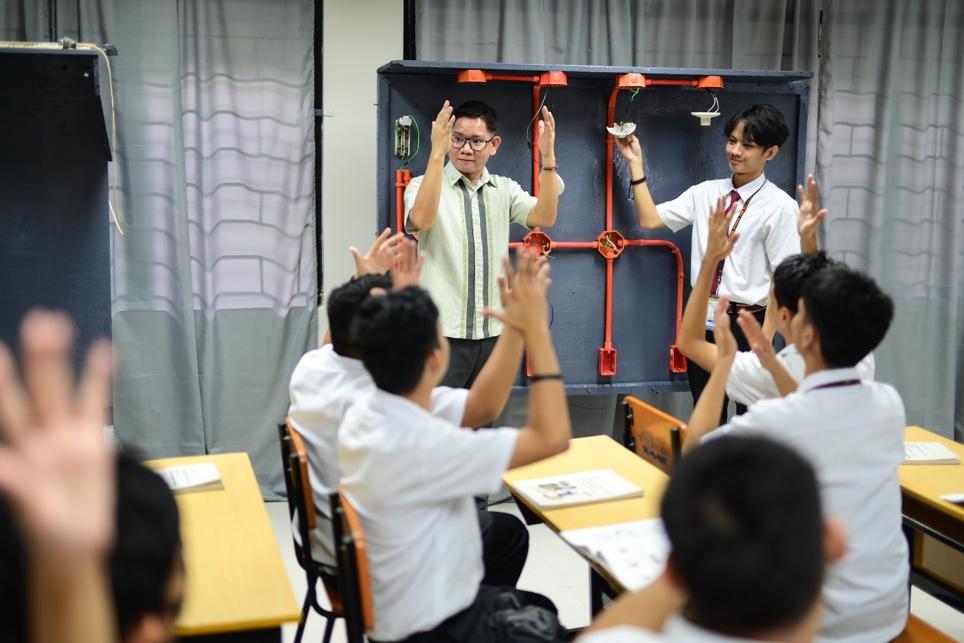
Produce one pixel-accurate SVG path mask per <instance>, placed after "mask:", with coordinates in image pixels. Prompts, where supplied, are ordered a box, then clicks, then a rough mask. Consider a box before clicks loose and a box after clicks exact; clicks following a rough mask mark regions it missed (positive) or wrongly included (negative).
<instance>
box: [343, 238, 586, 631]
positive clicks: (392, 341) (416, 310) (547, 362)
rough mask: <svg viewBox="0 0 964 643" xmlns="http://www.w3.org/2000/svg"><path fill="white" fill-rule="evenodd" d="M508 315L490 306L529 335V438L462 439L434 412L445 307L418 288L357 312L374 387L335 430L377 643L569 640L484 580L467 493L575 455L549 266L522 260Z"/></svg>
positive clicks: (521, 598) (543, 601)
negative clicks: (551, 310)
mask: <svg viewBox="0 0 964 643" xmlns="http://www.w3.org/2000/svg"><path fill="white" fill-rule="evenodd" d="M517 267H518V273H517V275H516V277H515V279H514V281H513V285H512V288H511V290H510V291H506V288H505V285H504V283H503V284H500V285H501V286H502V298H503V299H504V308H503V310H502V311H501V312H495V311H489V312H488V314H491V315H495V316H497V317H498V318H499V320H500V321H501V322H502V323H503V324H504V325H505V326H506V328H507V330H511V331H513V332H517V333H521V334H522V335H523V336H524V337H525V343H526V348H527V350H528V354H529V360H530V363H531V365H532V370H533V375H532V376H531V377H530V382H531V389H530V394H529V418H528V422H527V423H526V426H524V427H522V428H521V429H514V428H497V429H490V430H486V431H465V430H463V429H460V428H459V426H458V425H457V424H454V423H452V422H447V421H445V420H444V419H441V418H438V417H436V416H433V415H432V414H431V413H430V409H431V395H432V391H433V390H435V388H436V387H437V386H438V383H439V382H440V381H441V380H442V377H443V376H444V375H445V372H446V370H447V369H448V362H449V348H448V342H447V340H446V338H445V335H444V332H443V331H442V327H441V325H440V323H439V314H438V309H437V308H436V307H435V304H434V303H433V302H432V299H431V297H429V295H428V293H427V292H426V291H424V290H422V289H421V288H418V287H414V286H413V287H410V288H406V289H404V290H401V291H396V292H392V293H390V294H388V295H386V296H384V297H372V298H370V299H368V300H367V301H366V302H365V303H364V304H362V307H361V309H360V310H359V312H358V314H357V316H356V318H355V322H354V327H353V333H352V337H353V342H354V344H355V346H356V348H357V349H358V351H359V352H360V354H361V358H362V361H363V362H364V364H365V367H366V368H367V369H368V371H369V373H371V375H372V378H373V379H374V381H375V384H376V386H377V389H376V390H374V391H372V392H371V393H370V394H369V395H368V396H367V397H366V398H365V399H364V400H362V401H360V402H359V403H358V404H355V405H354V406H353V407H352V408H351V409H350V410H349V412H348V414H347V415H346V417H345V421H344V423H343V424H342V427H341V430H340V432H339V435H338V457H339V461H340V462H341V467H342V480H341V486H342V488H343V490H344V492H345V494H346V496H347V497H348V499H349V501H350V502H351V503H352V505H353V506H354V507H355V509H356V510H357V511H358V514H359V516H360V517H361V520H362V526H363V529H364V532H365V542H366V546H367V554H368V568H369V574H370V579H371V590H372V602H373V608H374V609H373V611H374V619H375V622H374V628H373V629H372V630H371V631H369V632H368V636H369V637H370V638H371V639H373V640H377V641H397V640H406V641H438V640H445V641H449V640H453V641H520V640H525V641H541V640H546V641H552V640H557V639H559V638H560V637H564V631H563V630H562V628H561V626H560V625H559V622H558V618H557V616H556V613H555V608H554V606H553V605H552V603H551V601H549V600H548V599H547V598H545V597H542V596H539V595H537V594H532V593H528V592H521V591H519V590H515V589H513V588H506V587H491V586H487V585H480V583H481V582H482V577H483V572H482V560H481V542H480V539H479V531H478V524H477V523H478V519H477V517H476V516H477V512H476V511H475V509H474V506H473V501H472V496H473V495H476V494H482V493H490V492H492V491H494V490H495V489H497V488H498V487H499V485H500V483H501V478H502V474H503V472H504V471H505V470H506V469H508V468H510V467H518V466H521V465H524V464H528V463H530V462H535V461H537V460H542V459H543V458H547V457H550V456H552V455H555V454H557V453H560V452H562V451H564V450H565V449H567V448H568V445H569V437H570V421H569V412H568V407H567V405H566V397H565V390H564V386H563V383H562V378H561V373H560V371H559V362H558V360H557V358H556V354H555V350H554V349H553V346H552V339H551V337H550V335H549V330H548V324H547V301H546V297H545V292H546V287H547V286H548V265H547V264H545V265H544V266H543V267H542V268H539V267H538V266H537V265H536V262H535V261H534V260H533V259H531V258H529V257H527V256H526V255H525V254H520V255H519V259H518V266H517Z"/></svg>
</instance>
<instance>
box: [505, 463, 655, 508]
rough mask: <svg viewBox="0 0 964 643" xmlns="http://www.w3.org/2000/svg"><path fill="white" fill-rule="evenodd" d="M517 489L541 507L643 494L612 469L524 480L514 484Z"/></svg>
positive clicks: (638, 488)
mask: <svg viewBox="0 0 964 643" xmlns="http://www.w3.org/2000/svg"><path fill="white" fill-rule="evenodd" d="M515 490H516V491H517V492H518V493H520V494H522V495H523V496H525V497H526V498H527V499H528V500H529V501H530V502H532V503H534V504H535V505H536V506H537V507H539V508H540V509H556V508H558V507H571V506H572V505H584V504H588V503H590V502H602V501H605V500H621V499H623V498H633V497H636V496H641V495H643V488H642V487H640V486H639V485H635V484H633V483H632V482H630V481H629V480H627V479H626V478H624V477H622V476H621V475H619V474H618V473H616V472H615V471H613V470H612V469H596V470H594V471H580V472H578V473H567V474H565V475H561V476H551V477H548V478H533V479H532V480H521V481H519V482H517V483H516V484H515Z"/></svg>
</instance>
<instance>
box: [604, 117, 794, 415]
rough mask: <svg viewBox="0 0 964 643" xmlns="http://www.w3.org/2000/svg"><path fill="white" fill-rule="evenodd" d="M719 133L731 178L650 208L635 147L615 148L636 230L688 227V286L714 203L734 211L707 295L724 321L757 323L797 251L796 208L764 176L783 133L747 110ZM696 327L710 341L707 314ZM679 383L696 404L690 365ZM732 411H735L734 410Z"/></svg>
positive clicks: (702, 376) (697, 374)
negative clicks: (721, 308) (724, 302)
mask: <svg viewBox="0 0 964 643" xmlns="http://www.w3.org/2000/svg"><path fill="white" fill-rule="evenodd" d="M724 133H725V135H726V157H727V160H728V161H729V165H730V170H731V171H732V172H733V174H732V176H730V178H727V179H718V180H710V181H704V182H703V183H700V184H698V185H694V186H692V187H690V188H689V189H687V190H686V191H685V192H683V194H681V195H680V196H678V197H677V198H675V199H673V200H672V201H666V202H664V203H660V204H659V205H657V204H656V203H655V202H654V201H653V196H652V194H650V191H649V188H648V187H647V185H646V172H645V169H644V167H643V151H642V148H641V146H640V144H639V140H638V139H637V138H636V137H635V136H628V137H626V138H622V139H617V142H618V143H619V150H620V152H621V153H622V155H623V158H624V159H625V160H626V163H627V165H628V166H629V170H630V174H631V179H632V180H631V185H632V188H633V198H634V203H635V205H636V215H637V217H638V219H639V225H640V226H641V227H643V228H645V229H653V228H662V227H668V228H670V229H671V230H673V232H678V231H679V230H681V229H683V228H685V227H686V226H688V225H692V226H693V233H692V245H691V249H690V275H691V280H692V284H693V285H694V286H695V279H696V275H697V273H698V272H699V269H700V264H701V263H702V261H703V253H704V251H705V249H706V244H707V236H708V223H709V214H710V211H711V209H712V207H713V204H714V203H716V201H717V199H719V198H720V197H721V196H725V197H726V199H727V204H726V205H725V208H726V209H727V210H729V209H735V211H736V216H735V217H734V221H733V226H732V231H736V230H739V232H740V236H741V237H742V241H741V242H740V243H738V244H736V245H735V246H734V248H733V252H732V255H731V256H730V257H729V258H728V259H727V260H726V261H725V262H721V263H720V264H719V265H718V267H717V269H716V271H715V273H714V276H713V279H712V281H713V283H712V285H711V293H712V295H713V296H722V295H727V296H729V297H730V300H731V303H730V309H729V311H728V312H729V313H730V315H731V316H733V317H735V316H736V313H737V312H739V311H740V310H746V311H748V312H750V313H752V314H754V315H755V316H756V317H757V320H758V321H760V322H761V323H763V322H764V313H765V311H766V310H767V302H768V297H769V293H770V281H771V274H772V271H773V269H774V268H776V267H777V265H778V264H779V263H780V262H781V261H783V260H784V259H785V258H786V257H788V256H790V255H792V254H796V253H798V252H800V235H799V233H798V231H797V215H798V212H799V209H798V207H797V204H796V202H795V201H794V200H793V198H792V197H791V196H790V195H788V194H787V193H786V192H784V191H783V190H781V189H780V188H779V187H777V186H776V185H775V184H773V183H771V182H770V181H768V180H767V177H766V175H765V174H764V168H765V167H766V164H767V163H768V162H769V161H771V160H773V158H774V157H776V155H777V154H778V153H779V151H780V146H781V145H783V143H784V141H786V139H787V136H789V133H790V130H789V128H788V127H787V123H786V119H785V118H784V117H783V114H782V113H780V111H779V110H778V109H776V108H775V107H773V106H772V105H754V106H752V107H750V108H749V109H746V110H744V111H743V112H740V113H739V114H735V115H734V116H733V117H732V118H730V120H729V121H727V123H726V125H725V126H724ZM772 314H773V313H772V312H771V313H770V315H772ZM704 321H706V322H707V328H706V339H707V341H713V330H712V327H711V326H710V322H711V321H712V316H711V315H708V316H707V318H706V319H705V320H704ZM772 323H773V322H772V321H768V323H766V324H765V325H764V327H765V328H767V330H768V331H769V330H770V329H771V327H772ZM770 334H771V335H772V333H770ZM737 341H738V342H739V345H740V348H741V349H742V350H749V345H748V344H747V343H746V340H745V339H744V338H743V337H742V334H741V333H738V339H737ZM687 377H688V378H689V381H690V389H691V391H692V393H693V399H694V400H697V399H699V396H700V392H701V391H702V390H703V387H704V386H705V385H706V380H707V378H708V377H709V375H708V373H707V372H706V371H704V370H703V369H701V368H699V367H698V366H696V365H690V366H689V367H688V368H687ZM738 410H739V411H740V412H742V409H740V408H739V407H738Z"/></svg>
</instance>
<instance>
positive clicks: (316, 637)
mask: <svg viewBox="0 0 964 643" xmlns="http://www.w3.org/2000/svg"><path fill="white" fill-rule="evenodd" d="M266 506H267V509H268V516H269V517H270V519H271V526H272V527H273V529H274V532H275V536H276V537H277V539H278V546H279V547H280V549H281V555H282V558H283V559H284V562H285V567H286V568H287V570H288V576H289V578H290V579H291V585H292V587H293V588H294V592H295V597H296V598H297V600H298V601H299V603H300V601H301V600H302V598H303V597H304V595H305V576H304V572H302V571H301V568H300V567H299V566H298V563H297V561H296V560H295V555H294V549H293V548H292V545H291V528H290V525H289V523H288V505H287V504H286V503H283V502H269V503H266ZM492 509H493V510H495V511H504V512H507V513H512V514H515V515H517V516H518V510H517V509H516V507H515V505H514V504H512V503H510V502H507V503H503V504H500V505H496V506H494V507H493V508H492ZM529 539H530V540H529V558H528V560H527V561H526V566H525V569H523V571H522V578H521V579H520V580H519V587H521V588H523V589H528V590H532V591H536V592H540V593H542V594H544V595H546V596H548V597H549V598H551V599H552V600H553V602H555V604H556V606H557V607H558V608H559V614H560V616H561V619H562V623H563V625H565V626H566V627H568V628H574V627H584V626H586V625H588V623H589V571H588V568H587V567H586V563H585V562H583V560H582V558H580V557H579V556H578V555H576V554H575V553H574V552H573V551H572V549H570V548H569V546H568V545H566V544H565V543H564V542H563V541H562V540H561V539H560V538H559V537H558V536H556V535H555V534H554V533H552V531H550V530H549V529H548V528H547V527H546V526H545V525H535V526H532V527H529ZM911 611H912V612H913V613H914V614H916V615H917V616H919V617H920V618H922V619H924V620H925V621H927V622H928V623H930V624H932V625H933V626H935V627H937V628H939V629H941V630H943V631H944V632H945V633H947V634H949V635H950V636H952V637H953V638H955V639H956V640H958V641H964V614H961V613H960V612H957V611H955V610H953V609H951V608H950V607H948V606H946V605H944V604H943V603H941V602H940V601H937V600H936V599H933V598H931V597H930V596H928V595H927V594H925V593H923V592H920V591H918V590H917V589H916V588H915V589H914V590H913V591H912V594H911ZM295 629H296V626H295V625H288V626H285V628H284V641H285V643H289V642H290V641H293V640H294V636H295ZM323 631H324V621H323V620H322V619H321V617H319V616H318V615H317V614H315V613H313V612H312V613H311V614H310V615H309V616H308V625H307V627H306V630H305V636H304V639H303V640H304V641H306V642H311V643H318V642H319V641H321V635H322V633H323ZM344 640H345V635H344V631H343V630H342V628H341V626H340V625H339V626H336V627H335V634H334V637H333V638H332V641H333V642H335V643H342V642H344Z"/></svg>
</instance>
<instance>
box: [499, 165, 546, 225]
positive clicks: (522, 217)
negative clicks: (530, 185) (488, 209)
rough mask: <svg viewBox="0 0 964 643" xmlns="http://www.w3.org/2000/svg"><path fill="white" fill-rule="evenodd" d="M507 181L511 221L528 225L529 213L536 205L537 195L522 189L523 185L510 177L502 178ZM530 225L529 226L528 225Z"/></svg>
mask: <svg viewBox="0 0 964 643" xmlns="http://www.w3.org/2000/svg"><path fill="white" fill-rule="evenodd" d="M502 180H503V181H505V183H506V188H505V189H506V191H507V193H508V199H509V223H518V224H519V225H526V221H527V220H528V218H529V213H530V212H532V208H534V207H536V201H538V199H536V197H534V196H532V195H531V194H529V193H528V192H526V191H525V190H523V189H522V186H521V185H519V184H518V183H516V182H515V181H513V180H512V179H509V178H505V177H503V178H502ZM527 227H528V226H527Z"/></svg>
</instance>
